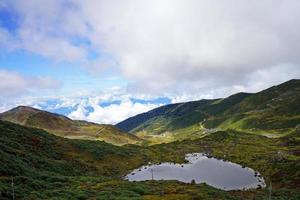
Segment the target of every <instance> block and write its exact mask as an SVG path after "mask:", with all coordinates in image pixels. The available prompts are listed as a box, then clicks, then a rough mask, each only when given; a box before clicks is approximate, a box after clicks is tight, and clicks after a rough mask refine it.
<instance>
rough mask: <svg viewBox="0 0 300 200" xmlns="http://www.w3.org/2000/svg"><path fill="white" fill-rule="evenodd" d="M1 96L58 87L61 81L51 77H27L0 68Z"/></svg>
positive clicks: (5, 96)
mask: <svg viewBox="0 0 300 200" xmlns="http://www.w3.org/2000/svg"><path fill="white" fill-rule="evenodd" d="M0 80H1V81H0V93H1V98H4V99H6V98H8V97H15V96H21V95H23V94H26V93H29V92H31V91H34V90H37V89H38V90H45V89H56V88H58V87H59V85H60V83H59V82H58V81H56V80H54V79H52V78H49V77H27V76H23V75H21V74H19V73H16V72H13V71H7V70H2V69H0Z"/></svg>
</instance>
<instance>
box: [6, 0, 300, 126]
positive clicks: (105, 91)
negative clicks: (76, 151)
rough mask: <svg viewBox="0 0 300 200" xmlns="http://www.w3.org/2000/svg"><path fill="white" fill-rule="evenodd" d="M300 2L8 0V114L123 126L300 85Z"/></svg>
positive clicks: (244, 0)
mask: <svg viewBox="0 0 300 200" xmlns="http://www.w3.org/2000/svg"><path fill="white" fill-rule="evenodd" d="M299 10H300V1H298V0H286V1H282V0H252V1H246V0H240V1H236V0H224V1H217V0H152V1H149V0H85V1H82V0H26V1H24V0H0V94H1V95H0V112H3V111H6V110H8V109H11V108H13V107H15V106H18V105H28V106H33V107H36V108H40V109H44V110H47V111H51V112H57V113H60V114H64V115H66V116H68V117H70V118H72V119H82V120H87V121H92V122H97V123H111V124H115V123H117V122H120V121H122V120H124V119H126V118H128V117H131V116H133V115H136V114H138V113H141V112H145V111H148V110H151V109H153V108H156V107H158V106H161V105H165V104H169V103H176V102H183V101H191V100H197V99H203V98H205V99H211V98H221V97H226V96H229V95H231V94H234V93H237V92H257V91H260V90H262V89H266V88H268V87H270V86H273V85H276V84H280V83H282V82H285V81H287V80H289V79H293V78H300V56H299V52H300V12H299Z"/></svg>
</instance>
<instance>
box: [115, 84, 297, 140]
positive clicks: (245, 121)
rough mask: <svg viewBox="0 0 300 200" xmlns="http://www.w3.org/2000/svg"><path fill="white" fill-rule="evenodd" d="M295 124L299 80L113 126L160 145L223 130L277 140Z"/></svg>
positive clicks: (163, 110)
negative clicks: (276, 138)
mask: <svg viewBox="0 0 300 200" xmlns="http://www.w3.org/2000/svg"><path fill="white" fill-rule="evenodd" d="M299 125H300V80H290V81H288V82H285V83H283V84H280V85H278V86H274V87H271V88H269V89H266V90H263V91H261V92H258V93H254V94H249V93H238V94H234V95H232V96H229V97H227V98H224V99H212V100H200V101H193V102H186V103H178V104H171V105H167V106H162V107H159V108H156V109H154V110H151V111H149V112H147V113H142V114H139V115H137V116H134V117H131V118H129V119H127V120H125V121H123V122H120V123H119V124H117V125H116V126H117V127H118V128H120V129H122V130H126V131H128V132H130V133H133V134H135V135H137V136H140V137H142V138H144V139H146V140H148V141H150V142H151V143H161V142H170V141H174V140H182V139H185V138H199V137H203V136H205V135H207V134H209V133H212V132H215V131H218V130H227V129H235V130H238V131H243V132H249V133H255V134H261V135H265V136H268V137H281V136H284V135H287V134H288V133H290V132H292V131H294V130H295V128H296V126H299Z"/></svg>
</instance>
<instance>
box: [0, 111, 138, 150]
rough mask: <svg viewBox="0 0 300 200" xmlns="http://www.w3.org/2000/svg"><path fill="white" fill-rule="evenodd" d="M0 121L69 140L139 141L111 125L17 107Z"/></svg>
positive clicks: (117, 142) (122, 143)
mask: <svg viewBox="0 0 300 200" xmlns="http://www.w3.org/2000/svg"><path fill="white" fill-rule="evenodd" d="M0 119H1V120H4V121H10V122H13V123H17V124H20V125H24V126H28V127H34V128H41V129H44V130H46V131H48V132H49V133H52V134H54V135H57V136H63V137H66V138H71V139H87V140H101V141H105V142H108V143H112V144H116V145H124V144H133V143H137V142H139V141H140V139H139V138H137V137H136V136H134V135H131V134H127V133H125V132H123V131H121V130H120V129H118V128H116V127H114V126H112V125H103V124H95V123H90V122H85V121H76V120H71V119H69V118H67V117H65V116H63V115H58V114H54V113H49V112H46V111H42V110H38V109H35V108H31V107H26V106H19V107H16V108H14V109H12V110H9V111H7V112H4V113H1V114H0Z"/></svg>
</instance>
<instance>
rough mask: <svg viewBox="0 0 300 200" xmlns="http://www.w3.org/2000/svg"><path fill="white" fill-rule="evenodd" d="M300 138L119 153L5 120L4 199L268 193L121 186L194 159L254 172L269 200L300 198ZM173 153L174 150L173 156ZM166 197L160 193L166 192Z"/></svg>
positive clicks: (211, 141)
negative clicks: (195, 155) (132, 177)
mask: <svg viewBox="0 0 300 200" xmlns="http://www.w3.org/2000/svg"><path fill="white" fill-rule="evenodd" d="M299 134H300V133H299V132H298V133H296V132H294V133H291V134H290V135H289V137H283V138H278V139H269V138H266V137H262V136H257V135H252V134H246V133H239V132H236V131H228V132H217V133H213V134H210V135H209V136H207V137H204V138H202V139H197V140H186V141H182V142H173V143H169V144H163V145H153V146H148V147H143V146H135V145H125V146H122V147H118V146H114V145H110V144H107V143H105V142H100V141H88V140H69V139H65V138H61V137H57V136H54V135H50V134H48V133H47V132H45V131H42V130H39V129H33V128H27V127H23V126H19V125H16V124H13V123H9V122H2V121H0V136H1V137H0V145H1V148H0V163H1V165H0V197H1V199H11V176H14V181H15V191H16V196H17V199H20V198H25V199H253V197H254V196H255V197H256V199H263V198H265V197H266V196H267V190H266V189H258V190H252V191H247V192H242V191H236V192H234V191H233V192H224V191H220V190H217V189H213V188H211V187H209V186H206V185H204V184H201V185H191V184H183V183H179V182H176V181H163V182H159V181H154V182H152V181H147V182H135V183H131V182H128V181H123V180H121V177H122V176H123V175H124V174H126V173H127V172H128V171H129V170H132V169H134V168H137V167H138V166H141V165H144V164H146V163H148V162H149V161H151V162H152V163H158V162H163V161H170V162H178V163H180V162H184V155H185V154H186V153H191V152H211V154H212V155H214V156H216V157H220V158H225V159H229V160H230V161H233V162H236V163H240V164H242V165H245V166H249V167H251V168H253V169H255V170H258V171H260V172H261V173H262V175H263V176H264V177H265V178H266V180H267V182H269V180H271V181H272V185H273V193H272V194H273V198H272V199H278V200H279V199H298V198H300V193H299V191H300V190H299V188H300V174H299V167H300V162H299V161H300V160H299V156H300V155H299V152H300V149H299V146H300V137H299ZM175 149H176V151H175ZM162 191H163V192H162Z"/></svg>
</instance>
